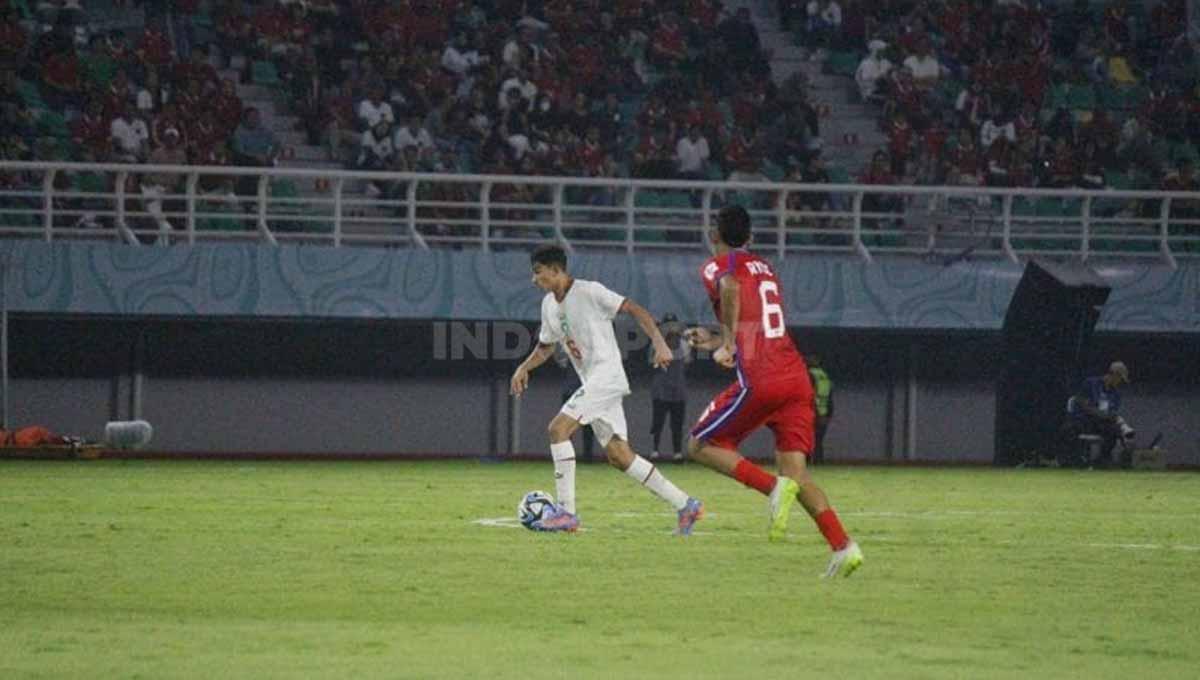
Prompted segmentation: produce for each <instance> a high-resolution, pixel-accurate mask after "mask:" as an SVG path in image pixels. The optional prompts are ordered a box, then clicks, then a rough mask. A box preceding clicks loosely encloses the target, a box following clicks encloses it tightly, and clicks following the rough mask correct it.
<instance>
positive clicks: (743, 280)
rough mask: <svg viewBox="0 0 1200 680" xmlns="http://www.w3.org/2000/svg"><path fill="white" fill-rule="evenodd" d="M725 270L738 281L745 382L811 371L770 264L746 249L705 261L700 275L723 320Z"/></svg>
mask: <svg viewBox="0 0 1200 680" xmlns="http://www.w3.org/2000/svg"><path fill="white" fill-rule="evenodd" d="M725 276H732V277H734V280H735V281H737V283H738V291H739V296H740V305H739V312H738V320H737V337H736V343H737V370H738V381H739V382H740V383H741V384H742V386H743V387H749V386H750V385H753V384H755V383H770V382H775V381H777V380H780V379H790V380H796V379H797V378H798V377H807V375H808V368H807V367H806V366H805V364H804V359H803V358H802V357H801V356H800V352H799V351H797V350H796V345H795V343H793V342H792V336H790V335H788V331H787V324H786V323H785V322H784V318H783V298H782V297H781V294H782V290H781V286H780V285H779V279H777V278H776V277H775V270H774V269H773V268H772V267H771V265H770V264H769V263H768V262H767V261H766V260H764V259H762V258H761V257H759V256H757V255H755V254H753V253H750V252H748V251H745V250H741V249H738V250H731V251H729V252H728V253H726V254H724V255H717V256H714V257H712V258H710V259H709V260H708V261H707V262H705V263H704V266H703V267H702V268H701V270H700V277H701V278H702V279H703V280H704V288H705V290H706V291H708V299H709V301H710V302H712V306H713V312H714V313H715V314H716V315H717V320H718V321H720V320H721V290H720V287H719V284H720V281H721V278H722V277H725Z"/></svg>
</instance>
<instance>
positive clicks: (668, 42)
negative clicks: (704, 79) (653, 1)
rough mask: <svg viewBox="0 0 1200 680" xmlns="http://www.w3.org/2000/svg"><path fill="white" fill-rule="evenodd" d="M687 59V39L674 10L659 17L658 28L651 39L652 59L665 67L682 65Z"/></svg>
mask: <svg viewBox="0 0 1200 680" xmlns="http://www.w3.org/2000/svg"><path fill="white" fill-rule="evenodd" d="M685 59H687V40H686V39H685V38H684V35H683V28H682V27H680V25H679V21H678V19H677V18H676V17H675V13H674V12H663V13H662V14H660V15H659V17H658V29H657V30H656V31H654V37H653V38H652V39H651V41H650V61H651V62H652V63H654V64H656V65H659V66H663V67H668V68H669V67H674V66H680V65H681V64H682V63H683V62H684V60H685Z"/></svg>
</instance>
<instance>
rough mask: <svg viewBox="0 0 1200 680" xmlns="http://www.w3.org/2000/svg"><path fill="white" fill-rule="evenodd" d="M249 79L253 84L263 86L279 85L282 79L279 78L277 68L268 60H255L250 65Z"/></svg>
mask: <svg viewBox="0 0 1200 680" xmlns="http://www.w3.org/2000/svg"><path fill="white" fill-rule="evenodd" d="M250 80H251V82H253V83H254V84H255V85H261V86H263V87H279V86H280V85H282V84H283V81H282V80H281V79H280V78H279V70H278V69H276V68H275V64H274V63H273V62H270V61H256V62H254V63H253V64H251V65H250Z"/></svg>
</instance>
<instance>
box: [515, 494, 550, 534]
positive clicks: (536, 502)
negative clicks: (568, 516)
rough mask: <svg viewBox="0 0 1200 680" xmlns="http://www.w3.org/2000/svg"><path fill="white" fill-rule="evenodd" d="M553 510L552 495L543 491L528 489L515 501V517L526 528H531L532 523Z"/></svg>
mask: <svg viewBox="0 0 1200 680" xmlns="http://www.w3.org/2000/svg"><path fill="white" fill-rule="evenodd" d="M553 510H554V497H553V496H551V495H550V494H548V493H546V492H545V491H530V492H529V493H527V494H525V495H524V496H522V497H521V502H520V503H517V519H518V520H520V521H521V525H522V526H524V527H525V528H526V529H532V528H533V523H534V522H536V521H538V520H539V519H541V518H542V517H544V516H546V515H548V514H550V513H551V512H552V511H553Z"/></svg>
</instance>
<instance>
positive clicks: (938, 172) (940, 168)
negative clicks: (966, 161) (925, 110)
mask: <svg viewBox="0 0 1200 680" xmlns="http://www.w3.org/2000/svg"><path fill="white" fill-rule="evenodd" d="M949 137H950V130H949V129H948V128H947V127H946V124H945V123H944V122H943V121H942V119H941V118H934V119H933V121H932V122H931V123H930V124H929V126H928V127H926V128H925V130H924V132H922V133H921V134H920V138H919V142H918V143H917V147H918V151H917V155H918V156H917V165H918V167H917V183H918V184H943V183H945V181H946V168H945V162H946V160H945V157H944V155H943V154H944V151H945V149H946V140H947V139H949ZM930 207H931V208H932V207H936V203H935V201H933V200H932V199H931V200H930Z"/></svg>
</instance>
